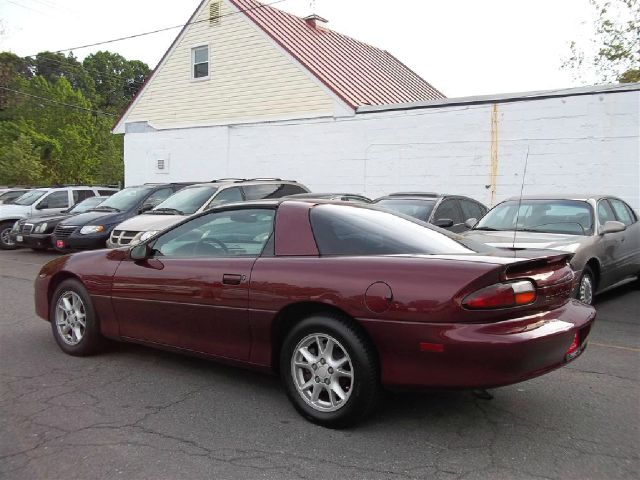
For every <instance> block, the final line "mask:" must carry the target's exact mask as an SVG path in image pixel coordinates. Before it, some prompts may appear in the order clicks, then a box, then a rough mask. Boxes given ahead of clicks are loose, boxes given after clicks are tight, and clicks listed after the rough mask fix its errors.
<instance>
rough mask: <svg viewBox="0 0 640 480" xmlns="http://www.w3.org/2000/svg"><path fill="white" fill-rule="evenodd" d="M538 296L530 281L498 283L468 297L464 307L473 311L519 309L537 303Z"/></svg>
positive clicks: (463, 302)
mask: <svg viewBox="0 0 640 480" xmlns="http://www.w3.org/2000/svg"><path fill="white" fill-rule="evenodd" d="M536 296H537V295H536V287H535V286H534V285H533V283H532V282H530V281H528V280H523V281H520V282H512V283H497V284H495V285H491V286H490V287H486V288H483V289H481V290H478V291H477V292H474V293H472V294H471V295H469V296H467V297H466V298H465V299H464V300H463V301H462V305H463V306H464V307H466V308H469V309H472V310H486V309H492V308H509V307H518V306H520V305H529V304H531V303H533V302H535V301H536Z"/></svg>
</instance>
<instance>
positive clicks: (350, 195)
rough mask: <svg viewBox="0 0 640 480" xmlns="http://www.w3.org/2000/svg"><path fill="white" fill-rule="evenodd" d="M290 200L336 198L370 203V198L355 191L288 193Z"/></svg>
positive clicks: (342, 200) (343, 200)
mask: <svg viewBox="0 0 640 480" xmlns="http://www.w3.org/2000/svg"><path fill="white" fill-rule="evenodd" d="M287 198H289V199H291V200H309V199H312V200H338V201H341V202H353V203H371V199H370V198H367V197H365V196H364V195H358V194H356V193H313V192H311V193H298V194H297V195H289V196H288V197H287Z"/></svg>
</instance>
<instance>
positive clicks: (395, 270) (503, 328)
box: [35, 200, 595, 427]
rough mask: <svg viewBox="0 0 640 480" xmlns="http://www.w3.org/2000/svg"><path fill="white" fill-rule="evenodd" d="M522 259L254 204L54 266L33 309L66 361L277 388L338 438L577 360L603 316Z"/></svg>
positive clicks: (309, 204) (564, 281) (560, 268)
mask: <svg viewBox="0 0 640 480" xmlns="http://www.w3.org/2000/svg"><path fill="white" fill-rule="evenodd" d="M518 254H519V255H526V256H527V257H526V258H522V257H521V258H514V257H513V256H512V255H513V253H512V252H511V253H509V254H507V253H506V252H505V251H504V250H503V251H500V250H493V249H491V247H487V246H483V245H479V244H472V243H469V241H467V240H465V239H463V238H461V237H458V236H457V235H455V234H451V233H448V232H445V231H444V230H440V229H438V228H436V227H433V226H429V225H427V224H424V223H422V222H420V221H418V220H415V219H412V218H409V217H404V216H401V215H398V214H394V213H391V212H386V211H382V210H379V209H376V208H375V207H368V206H359V205H354V204H344V203H339V202H330V201H322V200H309V201H299V200H281V201H272V202H251V203H244V204H236V205H229V206H224V207H219V208H215V209H212V210H209V211H207V212H205V213H202V214H199V215H196V216H193V217H190V218H189V219H187V220H185V221H184V222H182V223H180V224H178V225H176V226H174V227H172V228H171V229H170V230H166V231H163V232H161V233H159V234H157V235H155V236H154V237H152V238H150V239H148V240H147V241H145V242H144V243H142V244H139V245H136V246H134V247H132V248H130V249H126V248H125V249H118V250H100V251H94V252H83V253H78V254H75V255H71V256H65V257H60V258H58V259H56V260H53V261H52V262H49V263H48V264H47V265H45V266H44V267H43V268H42V270H41V272H40V274H39V275H38V278H37V280H36V288H35V302H36V310H37V313H38V315H39V316H41V317H42V318H44V319H46V320H48V321H50V322H51V327H52V331H53V336H54V338H55V340H56V341H57V343H58V345H59V346H60V348H61V349H62V350H63V351H64V352H66V353H68V354H71V355H89V354H92V353H95V352H97V351H98V350H99V348H100V346H101V345H102V344H103V342H104V339H105V338H111V339H116V340H123V341H130V342H136V343H141V344H146V345H152V346H158V347H161V348H168V349H172V350H177V351H181V352H186V353H189V354H195V355H201V356H206V357H210V358H214V359H218V360H222V361H225V362H231V363H236V364H240V365H245V366H249V367H254V368H258V369H264V370H269V371H275V372H279V374H280V376H281V377H282V381H283V383H284V385H285V388H286V391H287V393H288V395H289V398H290V399H291V401H292V403H293V404H294V406H295V407H296V408H297V409H298V411H299V412H300V413H302V414H303V415H304V416H305V417H307V418H309V419H311V420H312V421H314V422H317V423H319V424H322V425H327V426H333V427H339V426H345V425H348V424H352V423H354V422H356V421H358V420H360V419H362V418H363V417H365V416H366V415H367V414H369V413H370V412H371V411H372V410H373V408H374V406H375V403H376V399H377V397H378V396H379V393H380V390H381V388H382V387H383V386H385V387H409V388H424V387H446V388H487V387H497V386H501V385H508V384H512V383H516V382H521V381H523V380H527V379H529V378H532V377H535V376H538V375H542V374H544V373H546V372H548V371H550V370H553V369H555V368H558V367H561V366H563V365H565V364H566V363H567V362H569V361H571V360H573V359H574V358H575V357H577V356H578V355H580V353H582V351H583V350H584V348H585V346H586V338H587V335H588V334H589V329H590V328H591V324H592V322H593V321H594V318H595V311H594V310H593V308H591V307H590V306H587V305H585V304H582V303H580V302H578V301H576V300H572V299H570V298H569V297H570V293H571V290H572V286H573V282H574V278H573V272H572V270H571V268H570V267H569V265H568V263H567V262H568V257H567V256H566V255H557V254H552V255H551V256H549V255H546V254H544V253H541V252H538V253H536V252H533V251H528V250H527V251H522V252H519V253H518ZM507 255H509V256H507Z"/></svg>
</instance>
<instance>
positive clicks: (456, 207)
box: [373, 192, 488, 233]
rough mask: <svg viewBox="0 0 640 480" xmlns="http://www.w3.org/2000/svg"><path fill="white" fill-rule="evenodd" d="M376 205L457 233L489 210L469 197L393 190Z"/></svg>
mask: <svg viewBox="0 0 640 480" xmlns="http://www.w3.org/2000/svg"><path fill="white" fill-rule="evenodd" d="M373 204H374V205H377V206H380V207H384V208H386V209H387V210H392V211H394V212H398V213H402V214H404V215H409V216H411V217H414V218H417V219H418V220H422V221H423V222H428V223H431V224H433V225H435V226H436V227H440V228H444V229H446V230H449V231H451V232H455V233H460V232H464V231H466V230H469V228H470V227H469V226H467V225H466V224H465V222H466V221H467V220H470V219H472V218H475V219H476V220H479V219H480V218H482V217H483V216H484V214H485V213H487V210H488V209H487V207H485V206H484V205H483V204H482V203H480V202H478V201H476V200H474V199H472V198H469V197H463V196H460V195H444V194H439V193H422V192H407V193H392V194H391V195H387V196H386V197H380V198H378V199H376V200H375V201H374V202H373Z"/></svg>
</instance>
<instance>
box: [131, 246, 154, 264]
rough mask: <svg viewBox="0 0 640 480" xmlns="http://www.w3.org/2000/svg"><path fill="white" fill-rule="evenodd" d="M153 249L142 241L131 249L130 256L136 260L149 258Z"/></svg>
mask: <svg viewBox="0 0 640 480" xmlns="http://www.w3.org/2000/svg"><path fill="white" fill-rule="evenodd" d="M150 253H151V250H150V249H149V247H148V246H147V244H146V243H140V244H138V245H136V246H135V247H131V249H130V250H129V258H130V259H131V260H134V261H136V262H137V261H140V260H146V259H147V258H149V256H150Z"/></svg>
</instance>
